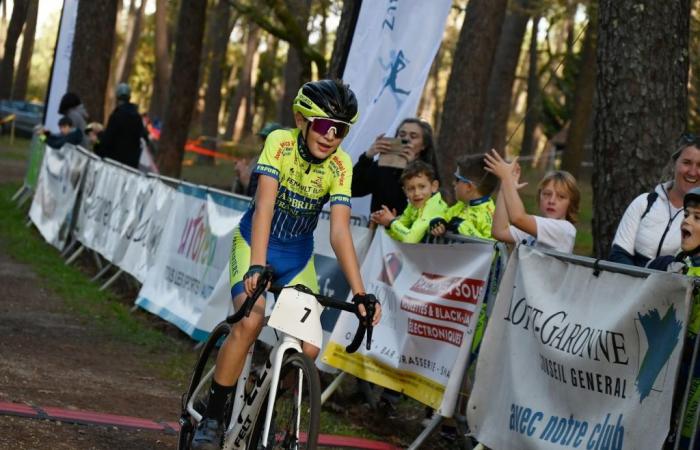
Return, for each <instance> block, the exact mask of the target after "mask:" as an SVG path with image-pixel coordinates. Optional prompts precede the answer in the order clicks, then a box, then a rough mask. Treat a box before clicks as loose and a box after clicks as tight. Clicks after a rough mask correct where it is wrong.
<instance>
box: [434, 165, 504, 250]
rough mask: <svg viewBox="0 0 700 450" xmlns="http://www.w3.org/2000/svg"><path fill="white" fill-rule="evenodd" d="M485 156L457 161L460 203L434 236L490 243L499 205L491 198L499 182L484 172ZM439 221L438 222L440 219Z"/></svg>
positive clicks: (455, 184)
mask: <svg viewBox="0 0 700 450" xmlns="http://www.w3.org/2000/svg"><path fill="white" fill-rule="evenodd" d="M484 156H486V155H485V154H478V155H467V156H463V157H461V158H460V159H459V160H458V161H457V171H456V172H455V173H454V177H455V180H454V190H455V198H456V199H457V202H456V203H455V204H454V205H452V206H451V207H450V208H449V209H448V210H447V212H446V213H445V220H444V221H438V222H437V223H436V225H435V226H434V227H433V228H432V229H431V230H430V233H431V234H432V235H433V236H442V235H443V234H445V233H446V232H450V233H455V234H461V235H462V236H472V237H478V238H482V239H491V226H492V224H493V213H494V210H495V209H496V205H495V203H494V201H493V199H492V198H491V195H492V194H493V191H494V190H495V189H496V186H497V185H498V178H496V177H495V176H494V175H493V174H492V173H489V172H487V171H486V170H485V169H484V162H483V161H484ZM438 220H439V219H438Z"/></svg>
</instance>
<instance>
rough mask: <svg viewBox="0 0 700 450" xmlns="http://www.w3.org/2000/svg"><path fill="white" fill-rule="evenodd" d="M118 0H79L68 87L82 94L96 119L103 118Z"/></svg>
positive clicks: (86, 106) (91, 115)
mask: <svg viewBox="0 0 700 450" xmlns="http://www.w3.org/2000/svg"><path fill="white" fill-rule="evenodd" d="M117 3H118V2H117V0H104V1H102V2H78V16H77V18H76V22H75V37H74V38H73V49H74V50H79V51H73V53H72V54H71V62H70V74H69V76H68V91H70V92H75V93H76V94H78V96H79V97H80V98H81V100H82V102H83V105H85V109H87V111H88V115H90V117H91V118H92V119H98V120H100V119H102V117H101V116H102V113H103V111H104V104H105V92H106V90H107V82H108V80H109V68H110V62H111V59H112V51H113V50H114V34H115V26H116V22H117V6H118V5H117Z"/></svg>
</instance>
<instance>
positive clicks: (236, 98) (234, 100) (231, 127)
mask: <svg viewBox="0 0 700 450" xmlns="http://www.w3.org/2000/svg"><path fill="white" fill-rule="evenodd" d="M247 35H248V38H247V43H246V50H245V60H244V61H243V67H241V71H240V77H239V79H238V84H237V85H236V89H235V91H233V92H234V93H233V95H232V96H231V97H230V98H231V102H230V103H229V109H228V119H227V122H226V133H225V134H224V139H225V140H227V141H230V140H231V139H233V138H234V135H235V131H236V128H239V130H240V128H241V127H242V120H241V116H240V112H241V109H242V105H244V104H245V103H243V100H244V99H247V98H248V97H250V90H251V81H250V80H251V78H252V70H253V59H254V57H255V53H256V50H257V48H258V36H259V35H260V28H259V27H258V26H257V25H256V24H255V22H253V21H249V22H248V33H247ZM239 122H241V125H240V126H238V127H237V126H236V124H238V123H239ZM238 135H240V131H239V133H238Z"/></svg>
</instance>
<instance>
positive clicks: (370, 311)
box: [365, 302, 376, 350]
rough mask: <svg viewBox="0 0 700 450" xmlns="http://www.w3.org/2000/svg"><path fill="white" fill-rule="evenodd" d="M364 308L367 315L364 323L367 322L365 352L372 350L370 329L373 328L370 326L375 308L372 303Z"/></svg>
mask: <svg viewBox="0 0 700 450" xmlns="http://www.w3.org/2000/svg"><path fill="white" fill-rule="evenodd" d="M365 308H366V310H367V314H366V315H365V321H366V322H367V323H366V324H365V328H366V335H367V350H370V349H371V348H372V329H373V328H374V327H373V326H372V321H373V319H374V313H375V310H376V306H375V303H374V302H370V304H369V305H367V306H365Z"/></svg>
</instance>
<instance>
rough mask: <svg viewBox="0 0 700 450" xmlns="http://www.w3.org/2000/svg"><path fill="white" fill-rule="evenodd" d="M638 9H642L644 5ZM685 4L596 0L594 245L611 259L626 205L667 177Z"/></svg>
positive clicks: (681, 76)
mask: <svg viewBox="0 0 700 450" xmlns="http://www.w3.org/2000/svg"><path fill="white" fill-rule="evenodd" d="M642 6H643V7H642ZM689 16H690V0H680V1H675V2H644V3H643V4H640V3H639V2H638V1H635V0H601V2H600V9H599V12H598V20H599V27H598V33H599V34H598V45H597V59H598V61H597V64H598V75H597V77H598V78H597V89H598V90H597V94H598V99H597V102H596V105H597V106H596V117H595V131H596V132H595V138H594V147H593V149H594V151H593V183H592V184H593V240H594V250H595V254H596V256H598V257H602V256H605V255H607V254H608V252H609V251H610V244H611V242H612V238H613V237H614V234H615V230H616V227H617V223H618V221H619V219H620V217H621V216H622V214H623V212H624V211H625V208H626V207H627V205H628V204H629V203H630V201H631V200H632V199H633V198H634V197H635V196H637V195H639V194H640V193H643V192H645V191H648V190H649V189H650V188H652V187H653V186H654V185H655V184H657V183H659V182H660V181H663V180H665V179H667V174H665V173H664V172H663V168H664V167H665V166H666V165H667V163H668V162H669V159H670V158H669V155H670V154H671V152H672V151H673V149H674V146H675V145H674V144H675V143H676V142H677V139H678V136H679V135H680V133H681V132H682V131H683V130H684V129H685V126H686V118H687V113H688V110H687V101H688V98H687V94H688V92H687V90H688V23H689Z"/></svg>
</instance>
